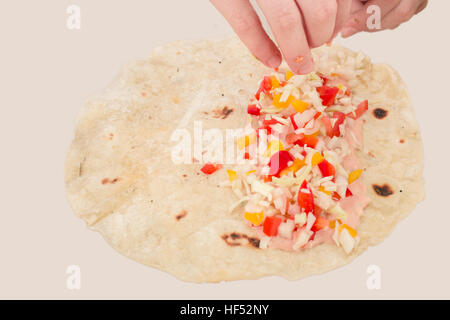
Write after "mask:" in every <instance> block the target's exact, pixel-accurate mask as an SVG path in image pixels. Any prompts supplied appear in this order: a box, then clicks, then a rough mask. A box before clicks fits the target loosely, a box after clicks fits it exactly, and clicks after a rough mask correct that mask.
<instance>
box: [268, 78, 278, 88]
mask: <svg viewBox="0 0 450 320" xmlns="http://www.w3.org/2000/svg"><path fill="white" fill-rule="evenodd" d="M270 82H271V83H272V89H276V88H279V87H280V81H278V78H277V77H275V76H271V77H270Z"/></svg>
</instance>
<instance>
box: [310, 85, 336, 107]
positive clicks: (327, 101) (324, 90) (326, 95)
mask: <svg viewBox="0 0 450 320" xmlns="http://www.w3.org/2000/svg"><path fill="white" fill-rule="evenodd" d="M316 90H317V93H319V95H320V99H322V104H323V105H324V106H326V107H329V106H331V105H332V104H333V103H334V100H335V99H336V96H337V94H338V92H339V88H337V87H329V86H326V85H323V86H321V87H317V88H316Z"/></svg>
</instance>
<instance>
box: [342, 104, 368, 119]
mask: <svg viewBox="0 0 450 320" xmlns="http://www.w3.org/2000/svg"><path fill="white" fill-rule="evenodd" d="M367 110H369V101H368V100H365V101H363V102H361V103H360V104H359V105H358V106H357V107H356V110H355V111H354V112H350V113H347V117H349V118H351V119H355V120H356V119H358V118H359V117H361V116H362V115H363V114H364V112H366V111H367Z"/></svg>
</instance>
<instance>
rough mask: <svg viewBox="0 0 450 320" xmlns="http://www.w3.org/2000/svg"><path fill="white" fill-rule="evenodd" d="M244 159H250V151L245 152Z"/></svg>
mask: <svg viewBox="0 0 450 320" xmlns="http://www.w3.org/2000/svg"><path fill="white" fill-rule="evenodd" d="M244 159H245V160H250V153H248V152H246V153H244Z"/></svg>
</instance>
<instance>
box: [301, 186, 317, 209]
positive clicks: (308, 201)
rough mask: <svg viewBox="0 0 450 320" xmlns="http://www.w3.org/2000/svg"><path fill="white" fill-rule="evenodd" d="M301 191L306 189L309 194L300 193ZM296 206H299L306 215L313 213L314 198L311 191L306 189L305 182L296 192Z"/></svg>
mask: <svg viewBox="0 0 450 320" xmlns="http://www.w3.org/2000/svg"><path fill="white" fill-rule="evenodd" d="M303 189H308V190H309V192H308V193H306V192H302V190H303ZM298 205H299V206H300V209H302V211H304V212H306V213H312V212H314V196H313V194H312V192H311V189H309V188H308V183H307V182H306V180H305V181H303V183H302V185H301V186H300V189H299V191H298Z"/></svg>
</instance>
